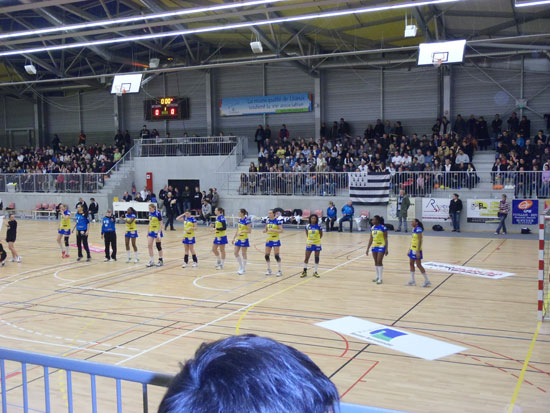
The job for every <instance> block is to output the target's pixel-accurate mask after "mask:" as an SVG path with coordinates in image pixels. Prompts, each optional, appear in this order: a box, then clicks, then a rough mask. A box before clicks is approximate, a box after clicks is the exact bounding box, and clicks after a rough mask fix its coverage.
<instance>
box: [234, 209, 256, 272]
mask: <svg viewBox="0 0 550 413" xmlns="http://www.w3.org/2000/svg"><path fill="white" fill-rule="evenodd" d="M239 218H240V219H239V226H238V227H237V231H236V232H235V236H234V237H233V245H235V258H236V259H237V262H238V263H239V271H237V274H239V275H243V274H244V273H245V272H246V262H247V259H248V255H247V251H248V247H250V241H249V240H248V235H249V234H250V233H251V232H252V221H251V220H250V218H248V212H247V211H246V209H241V210H239ZM239 252H241V254H242V259H241V257H240V255H239Z"/></svg>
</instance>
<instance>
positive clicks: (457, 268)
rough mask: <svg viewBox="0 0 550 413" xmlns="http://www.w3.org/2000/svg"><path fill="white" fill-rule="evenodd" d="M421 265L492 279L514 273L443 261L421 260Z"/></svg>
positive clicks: (437, 269)
mask: <svg viewBox="0 0 550 413" xmlns="http://www.w3.org/2000/svg"><path fill="white" fill-rule="evenodd" d="M422 265H423V266H424V268H428V269H430V270H436V271H443V272H452V273H455V274H463V275H471V276H473V277H481V278H492V279H494V280H498V279H499V278H504V277H511V276H513V275H516V274H514V273H511V272H502V271H496V270H485V269H482V268H473V267H463V266H462V265H454V264H445V263H443V262H423V263H422Z"/></svg>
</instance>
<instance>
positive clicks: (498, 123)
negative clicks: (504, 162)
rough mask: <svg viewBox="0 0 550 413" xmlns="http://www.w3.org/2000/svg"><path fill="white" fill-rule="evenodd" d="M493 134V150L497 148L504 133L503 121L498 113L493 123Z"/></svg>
mask: <svg viewBox="0 0 550 413" xmlns="http://www.w3.org/2000/svg"><path fill="white" fill-rule="evenodd" d="M491 132H492V135H491V138H492V144H493V148H496V145H497V140H498V137H499V136H500V134H501V133H502V119H500V115H499V114H498V113H497V114H496V115H495V118H494V119H493V121H492V122H491Z"/></svg>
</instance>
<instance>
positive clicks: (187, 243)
mask: <svg viewBox="0 0 550 413" xmlns="http://www.w3.org/2000/svg"><path fill="white" fill-rule="evenodd" d="M194 243H195V237H192V238H184V239H183V241H182V244H186V245H191V244H194Z"/></svg>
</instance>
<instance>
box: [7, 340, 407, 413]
mask: <svg viewBox="0 0 550 413" xmlns="http://www.w3.org/2000/svg"><path fill="white" fill-rule="evenodd" d="M6 361H10V362H18V363H20V364H21V379H22V388H23V406H22V407H23V412H24V413H27V412H28V411H29V410H30V408H29V390H28V382H27V365H34V366H40V367H42V369H43V374H44V395H45V396H44V411H45V412H46V413H50V412H51V411H52V410H51V400H50V399H51V397H50V374H53V373H54V371H50V369H54V370H55V371H57V370H64V371H65V374H66V381H67V411H68V412H69V413H72V412H73V408H74V403H73V391H72V385H73V380H72V373H83V374H87V375H89V376H90V389H91V404H92V406H91V407H92V412H93V413H96V412H97V389H96V377H103V378H111V379H114V380H115V384H116V405H117V413H122V411H123V405H122V404H123V403H122V382H123V381H128V382H134V383H140V384H141V386H142V392H141V393H142V404H143V412H144V413H147V412H148V410H149V400H148V388H147V386H149V385H152V386H160V387H168V385H169V384H170V381H171V380H172V378H173V376H171V375H168V374H162V373H157V372H153V371H148V370H139V369H133V368H128V367H120V366H114V365H110V364H102V363H95V362H91V361H85V360H76V359H71V358H65V357H56V356H48V355H44V354H38V353H31V352H27V351H18V350H9V349H6V348H2V347H0V381H1V393H0V394H1V397H2V401H1V406H2V413H7V412H8V386H7V382H6V363H5V362H6ZM154 410H155V411H156V407H155V409H154ZM340 411H341V412H342V413H400V412H397V411H394V410H387V409H380V408H375V407H367V406H359V405H353V404H348V403H342V404H341V406H340Z"/></svg>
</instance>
